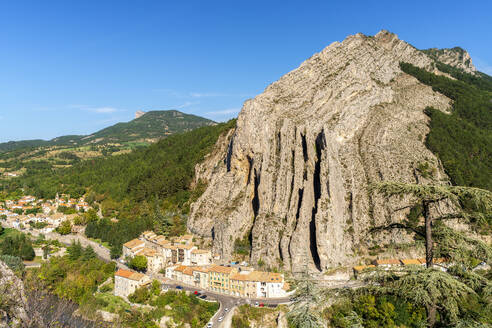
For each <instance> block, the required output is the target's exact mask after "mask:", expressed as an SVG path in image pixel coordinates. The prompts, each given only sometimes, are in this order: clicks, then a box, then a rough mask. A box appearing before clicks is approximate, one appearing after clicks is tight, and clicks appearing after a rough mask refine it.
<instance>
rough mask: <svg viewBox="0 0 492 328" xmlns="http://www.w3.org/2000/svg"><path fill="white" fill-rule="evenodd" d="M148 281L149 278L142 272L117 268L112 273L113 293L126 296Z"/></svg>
mask: <svg viewBox="0 0 492 328" xmlns="http://www.w3.org/2000/svg"><path fill="white" fill-rule="evenodd" d="M149 283H150V278H149V277H148V276H146V275H144V274H142V273H138V272H133V271H129V270H124V269H119V270H118V271H116V273H115V274H114V295H115V296H120V297H124V298H126V297H128V295H130V294H132V293H133V292H135V290H136V289H137V288H140V287H142V286H145V285H147V284H149Z"/></svg>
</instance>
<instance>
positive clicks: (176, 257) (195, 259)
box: [123, 231, 212, 273]
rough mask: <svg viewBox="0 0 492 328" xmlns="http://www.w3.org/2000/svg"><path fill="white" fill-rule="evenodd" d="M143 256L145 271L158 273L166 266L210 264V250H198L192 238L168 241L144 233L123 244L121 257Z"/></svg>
mask: <svg viewBox="0 0 492 328" xmlns="http://www.w3.org/2000/svg"><path fill="white" fill-rule="evenodd" d="M139 255H141V256H145V257H146V258H147V271H149V272H153V273H156V272H159V271H160V270H162V269H165V268H166V267H168V266H171V265H175V264H183V265H208V264H211V263H212V253H211V251H210V250H203V249H199V248H198V247H197V246H196V245H194V244H193V236H191V235H184V236H180V237H177V238H174V239H173V240H168V239H167V238H166V237H164V236H162V235H156V234H155V233H154V232H152V231H146V232H144V233H142V234H141V235H140V237H139V238H137V239H133V240H131V241H129V242H127V243H125V244H123V257H124V258H127V257H135V256H139Z"/></svg>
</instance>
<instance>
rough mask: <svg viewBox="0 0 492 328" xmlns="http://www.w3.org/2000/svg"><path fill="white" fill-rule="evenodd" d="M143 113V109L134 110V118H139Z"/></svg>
mask: <svg viewBox="0 0 492 328" xmlns="http://www.w3.org/2000/svg"><path fill="white" fill-rule="evenodd" d="M144 115H145V112H144V111H143V110H137V111H136V112H135V118H139V117H142V116H144Z"/></svg>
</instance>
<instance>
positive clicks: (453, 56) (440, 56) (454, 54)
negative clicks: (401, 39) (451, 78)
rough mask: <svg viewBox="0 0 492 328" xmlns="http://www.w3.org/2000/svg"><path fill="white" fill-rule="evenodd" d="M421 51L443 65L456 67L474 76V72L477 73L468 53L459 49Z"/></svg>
mask: <svg viewBox="0 0 492 328" xmlns="http://www.w3.org/2000/svg"><path fill="white" fill-rule="evenodd" d="M423 51H424V52H425V53H426V54H427V55H429V56H430V57H432V58H434V59H436V60H438V61H440V62H442V63H444V64H448V65H451V66H454V67H457V68H459V69H462V70H463V71H465V72H467V73H470V74H475V72H476V71H477V69H476V68H475V66H474V65H473V63H472V59H471V57H470V54H469V53H468V51H466V50H464V49H462V48H460V47H454V48H450V49H447V48H445V49H437V48H431V49H426V50H423Z"/></svg>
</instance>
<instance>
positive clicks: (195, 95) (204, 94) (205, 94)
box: [189, 92, 229, 98]
mask: <svg viewBox="0 0 492 328" xmlns="http://www.w3.org/2000/svg"><path fill="white" fill-rule="evenodd" d="M189 95H190V97H192V98H204V97H227V96H229V95H227V94H225V93H217V92H190V93H189Z"/></svg>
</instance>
